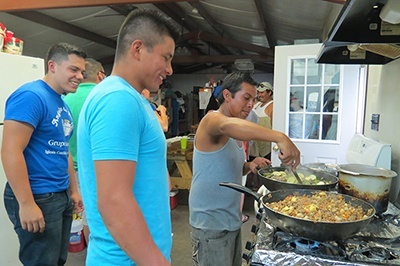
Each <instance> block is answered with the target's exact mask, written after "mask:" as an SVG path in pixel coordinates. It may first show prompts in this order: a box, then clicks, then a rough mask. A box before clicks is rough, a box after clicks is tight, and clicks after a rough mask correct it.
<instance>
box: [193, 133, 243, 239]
mask: <svg viewBox="0 0 400 266" xmlns="http://www.w3.org/2000/svg"><path fill="white" fill-rule="evenodd" d="M244 160H245V155H244V149H243V145H242V147H239V146H238V144H237V142H236V140H234V139H231V138H230V139H229V140H228V142H227V143H226V144H225V146H223V147H222V148H221V149H219V150H217V151H213V152H202V151H199V150H197V149H196V145H195V146H194V153H193V177H192V185H191V188H190V193H189V222H190V224H191V225H192V226H193V227H195V228H198V229H208V230H220V231H221V230H228V231H235V230H238V229H239V228H240V227H241V225H242V220H241V211H240V202H241V193H240V192H237V191H236V190H233V189H230V188H227V187H221V186H219V183H220V182H233V183H236V184H241V182H242V175H243V174H242V172H243V163H244Z"/></svg>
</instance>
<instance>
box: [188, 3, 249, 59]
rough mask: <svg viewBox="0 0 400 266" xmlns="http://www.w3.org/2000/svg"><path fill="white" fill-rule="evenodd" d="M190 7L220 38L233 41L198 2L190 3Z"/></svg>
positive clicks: (238, 51) (239, 52) (240, 52)
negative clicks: (227, 38) (228, 38)
mask: <svg viewBox="0 0 400 266" xmlns="http://www.w3.org/2000/svg"><path fill="white" fill-rule="evenodd" d="M189 4H190V5H191V6H192V7H194V8H196V9H197V11H198V12H199V14H200V15H201V16H202V17H203V19H204V20H205V21H206V22H207V23H208V24H209V25H210V26H211V27H212V28H213V29H214V30H215V31H216V32H217V33H218V34H219V35H220V36H222V37H230V38H232V39H233V37H232V35H231V34H230V33H229V32H228V31H225V29H224V27H223V26H222V25H221V24H220V23H219V22H218V21H216V20H215V19H214V17H213V16H211V15H210V13H208V11H207V10H206V9H205V8H204V7H203V6H202V5H201V3H200V2H190V3H189ZM236 52H237V53H238V54H243V52H242V51H240V50H237V51H236Z"/></svg>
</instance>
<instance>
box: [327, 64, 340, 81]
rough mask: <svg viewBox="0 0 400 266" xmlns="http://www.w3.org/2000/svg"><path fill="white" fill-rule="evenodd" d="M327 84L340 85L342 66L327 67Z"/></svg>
mask: <svg viewBox="0 0 400 266" xmlns="http://www.w3.org/2000/svg"><path fill="white" fill-rule="evenodd" d="M324 80H325V82H324V83H325V84H336V85H338V84H339V83H340V65H325V75H324Z"/></svg>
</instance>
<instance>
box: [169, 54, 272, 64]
mask: <svg viewBox="0 0 400 266" xmlns="http://www.w3.org/2000/svg"><path fill="white" fill-rule="evenodd" d="M236 59H251V60H252V61H253V62H260V63H273V62H274V58H273V57H272V56H268V55H177V56H174V58H173V59H172V63H173V64H196V63H198V64H207V63H218V64H227V63H233V62H235V60H236Z"/></svg>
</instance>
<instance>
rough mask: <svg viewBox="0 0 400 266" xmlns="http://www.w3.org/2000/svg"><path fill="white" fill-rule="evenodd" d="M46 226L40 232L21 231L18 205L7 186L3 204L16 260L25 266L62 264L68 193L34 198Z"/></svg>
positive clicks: (69, 212)
mask: <svg viewBox="0 0 400 266" xmlns="http://www.w3.org/2000/svg"><path fill="white" fill-rule="evenodd" d="M34 199H35V202H36V204H37V205H38V206H39V208H40V209H41V210H42V213H43V216H44V220H45V223H46V226H45V230H44V232H43V233H32V232H28V231H27V230H24V229H22V227H21V221H20V217H19V205H18V201H17V199H16V197H15V196H14V193H13V191H12V189H11V188H10V186H9V185H8V183H7V184H6V187H5V190H4V205H5V208H6V211H7V214H8V217H9V219H10V221H11V222H12V223H13V225H14V230H15V232H16V233H17V235H18V239H19V244H20V248H19V259H20V261H21V262H22V264H23V265H24V266H34V265H35V266H36V265H37V266H39V265H40V266H57V265H64V264H65V262H66V261H67V256H68V245H69V238H70V232H71V223H72V210H73V204H72V201H71V199H70V197H69V195H68V193H67V191H63V192H56V193H46V194H38V195H34Z"/></svg>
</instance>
